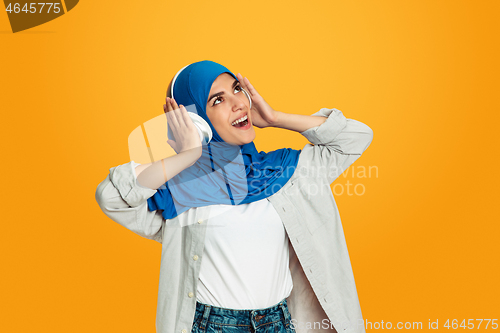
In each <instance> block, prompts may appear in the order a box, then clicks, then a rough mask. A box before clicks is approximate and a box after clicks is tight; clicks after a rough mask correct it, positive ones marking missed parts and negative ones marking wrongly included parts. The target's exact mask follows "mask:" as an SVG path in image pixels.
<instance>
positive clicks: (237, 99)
mask: <svg viewBox="0 0 500 333" xmlns="http://www.w3.org/2000/svg"><path fill="white" fill-rule="evenodd" d="M208 96H209V97H208V101H207V116H208V119H210V121H211V122H212V125H213V126H214V128H215V130H216V131H217V133H219V136H220V137H221V138H222V140H224V141H225V142H227V143H229V144H233V145H244V144H247V143H249V142H252V141H253V140H254V139H255V130H254V128H253V125H252V119H251V113H250V101H249V100H248V98H247V97H246V95H245V93H244V92H243V91H242V89H241V85H240V83H239V81H238V80H236V79H235V78H234V77H232V76H231V75H230V74H228V73H222V74H221V75H219V76H218V77H217V79H215V81H214V83H213V84H212V88H211V89H210V93H209V94H208ZM245 116H246V120H245V121H242V122H240V123H239V124H236V125H233V123H234V122H235V121H236V120H238V119H241V118H243V119H245V118H244V117H245ZM242 125H244V126H242Z"/></svg>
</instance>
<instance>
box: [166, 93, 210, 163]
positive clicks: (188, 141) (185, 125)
mask: <svg viewBox="0 0 500 333" xmlns="http://www.w3.org/2000/svg"><path fill="white" fill-rule="evenodd" d="M163 110H164V111H165V114H166V116H167V124H168V126H170V129H171V130H172V132H173V135H174V138H175V141H174V140H168V141H167V143H168V144H169V145H170V146H171V147H172V148H173V149H174V150H175V152H176V153H177V154H180V153H182V152H188V151H189V152H190V153H189V154H190V155H191V154H193V155H196V156H198V158H199V157H200V156H201V153H202V149H201V140H200V135H199V134H198V130H197V129H196V126H195V125H194V123H193V121H192V120H191V118H190V117H189V115H188V112H187V110H186V108H185V107H184V106H183V105H182V104H181V105H180V106H177V102H176V101H175V100H174V99H173V98H169V97H167V99H166V104H164V105H163Z"/></svg>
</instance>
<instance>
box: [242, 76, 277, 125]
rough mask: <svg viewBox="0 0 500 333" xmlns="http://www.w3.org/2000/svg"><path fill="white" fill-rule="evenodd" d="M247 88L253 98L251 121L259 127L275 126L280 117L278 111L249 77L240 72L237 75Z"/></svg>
mask: <svg viewBox="0 0 500 333" xmlns="http://www.w3.org/2000/svg"><path fill="white" fill-rule="evenodd" d="M236 77H237V78H238V80H239V81H240V83H241V86H242V87H243V89H245V90H246V91H247V92H248V94H249V95H250V97H251V98H252V109H251V110H250V112H251V122H252V124H253V125H255V126H256V127H259V128H264V127H269V126H273V125H274V124H275V123H276V120H277V118H278V111H275V110H274V109H273V108H272V107H271V106H270V105H269V104H267V102H266V101H265V100H264V98H262V96H260V95H259V93H258V92H257V90H255V88H254V87H253V86H252V84H251V83H250V81H249V80H248V79H247V78H243V76H242V75H241V74H240V73H238V74H237V75H236Z"/></svg>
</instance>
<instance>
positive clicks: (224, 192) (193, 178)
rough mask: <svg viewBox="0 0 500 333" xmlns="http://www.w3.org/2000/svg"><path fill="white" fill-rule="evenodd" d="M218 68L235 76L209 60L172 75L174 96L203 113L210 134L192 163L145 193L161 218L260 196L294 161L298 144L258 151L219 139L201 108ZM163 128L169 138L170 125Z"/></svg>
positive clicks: (283, 179)
mask: <svg viewBox="0 0 500 333" xmlns="http://www.w3.org/2000/svg"><path fill="white" fill-rule="evenodd" d="M222 73H229V74H230V75H232V76H233V77H234V78H235V79H236V80H237V78H236V76H235V75H234V74H233V73H231V71H229V70H228V69H227V68H226V67H224V66H222V65H220V64H217V63H215V62H213V61H209V60H204V61H199V62H196V63H193V64H191V65H189V66H187V67H186V68H184V69H183V70H182V71H181V72H180V73H179V75H178V77H177V79H176V80H175V83H174V87H173V96H174V98H175V101H176V102H177V104H178V105H180V104H182V105H184V106H186V109H187V110H188V111H189V112H194V113H196V114H198V115H199V116H200V117H202V118H203V119H204V120H205V121H206V122H207V123H208V124H209V125H210V128H211V129H212V133H213V137H212V140H211V141H210V142H209V143H208V144H207V143H203V144H202V155H201V157H200V158H199V159H198V160H197V161H196V162H195V163H194V164H193V165H192V166H190V167H188V168H186V169H184V170H183V171H181V172H180V173H178V174H177V175H176V176H174V177H172V179H170V180H168V182H166V183H165V184H164V185H162V186H161V187H160V188H159V189H158V190H157V192H156V193H155V194H154V195H153V196H152V197H150V198H149V199H148V208H149V210H150V211H154V210H163V213H162V215H163V217H164V218H165V219H172V218H174V217H176V216H177V215H180V214H181V213H183V212H185V211H186V210H188V209H189V208H191V207H203V206H209V205H216V204H225V205H241V204H246V203H250V202H254V201H258V200H262V199H265V198H267V197H269V196H271V195H273V194H274V193H276V192H278V191H279V190H280V189H281V188H282V187H283V185H285V184H286V183H287V182H288V180H289V179H290V177H291V176H292V174H293V173H294V171H295V168H296V167H297V163H298V161H299V155H300V150H295V149H291V148H283V149H278V150H275V151H272V152H268V153H266V152H263V151H261V152H257V149H256V148H255V145H254V143H253V142H250V143H247V144H244V145H231V144H228V143H226V142H224V140H222V139H221V137H220V136H219V134H218V133H217V131H216V130H215V128H214V127H213V125H212V123H211V122H210V119H209V118H208V116H207V114H206V104H207V99H208V95H209V93H210V89H211V88H212V84H213V82H214V81H215V79H216V78H217V77H218V76H219V75H220V74H222ZM168 132H169V134H168V136H169V138H173V136H172V132H171V130H170V128H169V129H168Z"/></svg>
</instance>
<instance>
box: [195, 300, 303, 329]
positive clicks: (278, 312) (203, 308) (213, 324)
mask: <svg viewBox="0 0 500 333" xmlns="http://www.w3.org/2000/svg"><path fill="white" fill-rule="evenodd" d="M291 319H292V317H291V316H290V312H289V311H288V306H287V304H286V298H285V299H283V300H282V301H281V302H279V303H278V304H276V305H274V306H271V307H270V308H266V309H260V310H233V309H226V308H219V307H216V306H212V305H208V304H203V303H199V302H196V313H195V316H194V321H193V329H192V330H191V333H295V330H294V329H293V327H292V325H291V322H290V321H291Z"/></svg>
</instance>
